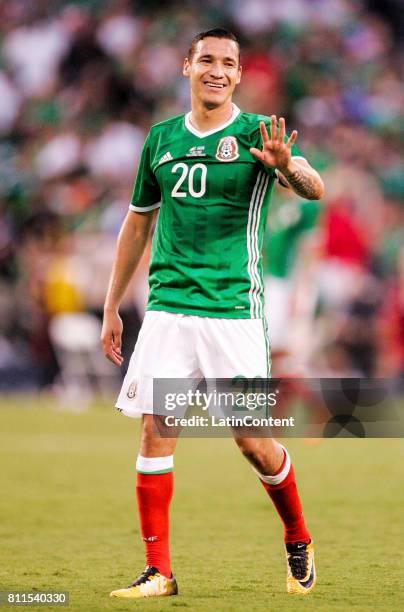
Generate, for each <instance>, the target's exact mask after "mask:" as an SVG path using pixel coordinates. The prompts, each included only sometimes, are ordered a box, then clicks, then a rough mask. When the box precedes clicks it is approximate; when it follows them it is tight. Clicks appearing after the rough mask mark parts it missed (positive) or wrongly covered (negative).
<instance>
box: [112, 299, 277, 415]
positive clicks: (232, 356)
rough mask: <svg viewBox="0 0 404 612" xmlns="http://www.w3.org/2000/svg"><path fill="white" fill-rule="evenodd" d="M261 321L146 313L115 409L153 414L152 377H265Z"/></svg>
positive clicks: (264, 334)
mask: <svg viewBox="0 0 404 612" xmlns="http://www.w3.org/2000/svg"><path fill="white" fill-rule="evenodd" d="M270 366H271V363H270V352H269V341H268V334H267V326H266V321H265V319H216V318H211V317H198V316H193V315H184V314H175V313H170V312H164V311H156V310H149V311H147V312H146V315H145V318H144V320H143V325H142V327H141V330H140V333H139V337H138V340H137V342H136V346H135V350H134V352H133V354H132V357H131V360H130V363H129V367H128V371H127V373H126V376H125V379H124V381H123V384H122V389H121V392H120V394H119V396H118V400H117V402H116V408H118V410H120V411H121V412H122V413H123V414H125V415H126V416H130V417H135V418H136V417H140V416H141V415H142V414H153V413H154V412H155V411H154V410H153V379H154V378H181V379H185V378H193V379H204V378H208V379H216V378H228V379H232V378H234V377H235V376H244V377H246V378H255V377H261V378H264V379H265V378H269V376H270Z"/></svg>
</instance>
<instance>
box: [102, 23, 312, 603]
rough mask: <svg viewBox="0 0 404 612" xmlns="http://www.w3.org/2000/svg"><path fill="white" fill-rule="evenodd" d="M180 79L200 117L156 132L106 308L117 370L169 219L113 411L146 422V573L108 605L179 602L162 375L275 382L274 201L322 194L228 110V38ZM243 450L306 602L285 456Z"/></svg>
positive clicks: (213, 36)
mask: <svg viewBox="0 0 404 612" xmlns="http://www.w3.org/2000/svg"><path fill="white" fill-rule="evenodd" d="M183 73H184V75H185V76H186V77H188V78H189V81H190V88H191V111H190V112H189V113H187V114H186V115H181V116H178V117H173V118H171V119H168V120H167V121H163V122H162V123H159V124H157V125H154V126H153V127H152V128H151V130H150V132H149V135H148V137H147V139H146V142H145V145H144V149H143V152H142V156H141V160H140V165H139V169H138V173H137V178H136V183H135V188H134V191H133V196H132V201H131V204H130V206H129V209H130V210H129V212H128V214H127V217H126V219H125V221H124V223H123V225H122V228H121V231H120V234H119V238H118V246H117V253H116V257H115V261H114V264H113V269H112V274H111V279H110V283H109V288H108V292H107V297H106V301H105V308H104V323H103V331H102V338H101V340H102V346H103V351H104V354H105V355H106V357H107V358H108V359H110V360H111V361H112V362H113V363H115V364H117V365H118V366H119V365H121V364H122V356H121V336H122V322H121V319H120V317H119V314H118V309H119V304H120V301H121V299H122V296H123V294H124V291H125V288H126V287H127V284H128V282H129V280H130V278H131V276H132V274H133V272H134V270H135V268H136V266H137V264H138V262H139V259H140V257H141V255H142V253H143V250H144V248H145V245H146V242H147V239H148V236H149V233H150V229H151V226H152V223H153V219H154V215H155V212H156V209H157V208H160V211H159V218H158V222H157V226H156V229H155V233H154V236H153V245H152V253H151V262H150V275H149V284H150V293H149V300H148V306H147V312H146V315H145V319H144V322H143V326H142V329H141V331H140V334H139V338H138V341H137V343H136V347H135V350H134V353H133V356H132V358H131V361H130V364H129V368H128V372H127V374H126V377H125V380H124V382H123V386H122V390H121V392H120V395H119V397H118V400H117V404H116V406H117V408H118V409H119V410H120V411H121V412H123V414H125V415H127V416H131V417H140V416H142V417H143V421H142V434H141V443H140V452H139V455H138V458H137V463H136V469H137V485H136V493H137V504H138V511H139V519H140V526H141V532H142V537H143V540H144V542H145V547H146V568H145V570H144V572H143V573H142V574H141V575H140V576H139V577H138V578H137V579H136V580H135V581H134V582H133V584H131V585H130V586H129V587H127V588H123V589H119V590H117V591H113V592H112V593H111V596H112V597H122V598H140V597H150V596H166V595H174V594H176V593H177V592H178V588H177V583H176V581H175V578H174V577H173V575H172V572H171V564H170V552H169V506H170V501H171V497H172V493H173V453H174V449H175V446H176V439H175V438H163V437H159V436H157V435H156V434H155V433H154V424H153V378H188V377H189V378H198V377H205V378H216V377H217V378H233V377H234V376H237V375H243V376H245V377H247V378H253V377H256V376H259V377H263V378H267V377H269V375H270V356H269V348H268V347H269V345H268V339H267V328H266V322H265V317H264V304H263V295H264V286H263V279H262V268H261V256H260V251H261V247H262V240H263V233H264V227H265V222H266V218H267V210H268V204H269V200H270V195H271V190H272V187H273V184H274V181H275V180H277V178H278V179H279V180H281V181H282V183H283V184H284V185H286V186H288V187H289V188H291V189H293V190H294V191H295V192H296V193H297V194H298V195H300V196H302V197H304V198H306V199H318V198H320V197H321V196H322V195H323V189H324V188H323V183H322V181H321V178H320V177H319V175H318V173H317V172H316V171H315V170H314V169H313V168H312V167H311V166H310V165H309V163H308V162H307V161H306V160H305V159H304V158H303V157H302V156H301V154H300V153H299V152H298V150H297V148H296V146H295V141H296V139H297V132H296V131H293V132H292V133H291V135H290V136H289V137H287V136H286V131H285V121H284V119H283V118H280V119H279V122H278V121H277V118H276V117H275V116H274V115H273V116H271V118H270V119H269V118H268V117H263V116H261V117H260V116H257V115H254V114H250V113H244V112H242V111H240V109H239V108H237V107H236V106H235V105H234V104H233V103H232V94H233V92H234V89H235V87H236V85H238V83H239V82H240V78H241V65H240V49H239V44H238V42H237V39H236V38H235V36H234V35H233V34H232V33H230V32H228V31H226V30H222V29H214V30H209V31H207V32H203V33H201V34H198V35H197V36H195V38H194V39H193V41H192V45H191V48H190V50H189V53H188V57H187V58H185V60H184V67H183ZM269 102H270V101H269ZM235 441H236V443H237V444H238V446H239V447H240V449H241V451H242V453H243V454H244V455H245V457H246V458H247V459H248V460H249V461H250V463H251V464H252V467H253V469H254V471H255V473H256V474H257V476H258V478H259V479H260V481H261V482H262V484H263V486H264V488H265V489H266V491H267V493H268V495H269V496H270V498H271V499H272V501H273V503H274V505H275V508H276V510H277V512H278V513H279V516H280V518H281V520H282V521H283V524H284V529H285V544H286V558H287V590H288V592H289V593H301V594H306V593H308V592H309V591H310V590H311V589H312V588H313V586H314V583H315V580H316V574H315V568H314V553H313V544H312V542H311V537H310V534H309V531H308V530H307V527H306V525H305V521H304V518H303V513H302V507H301V503H300V500H299V496H298V492H297V488H296V482H295V476H294V472H293V467H292V464H291V460H290V457H289V454H288V452H287V450H286V449H285V448H284V447H283V446H282V445H281V444H279V443H278V442H276V440H275V439H273V438H271V437H267V438H246V437H244V436H241V435H240V436H238V435H237V433H236V434H235Z"/></svg>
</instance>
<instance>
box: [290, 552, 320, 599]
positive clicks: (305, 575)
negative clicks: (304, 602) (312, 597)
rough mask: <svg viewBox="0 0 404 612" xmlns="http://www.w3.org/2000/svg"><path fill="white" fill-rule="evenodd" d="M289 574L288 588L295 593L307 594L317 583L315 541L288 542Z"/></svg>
mask: <svg viewBox="0 0 404 612" xmlns="http://www.w3.org/2000/svg"><path fill="white" fill-rule="evenodd" d="M286 561H287V567H288V575H287V578H286V589H287V592H288V593H292V594H294V595H307V594H308V593H310V591H312V589H313V588H314V585H315V584H316V580H317V576H316V567H315V565H314V547H313V542H310V544H305V543H304V542H296V543H293V544H286Z"/></svg>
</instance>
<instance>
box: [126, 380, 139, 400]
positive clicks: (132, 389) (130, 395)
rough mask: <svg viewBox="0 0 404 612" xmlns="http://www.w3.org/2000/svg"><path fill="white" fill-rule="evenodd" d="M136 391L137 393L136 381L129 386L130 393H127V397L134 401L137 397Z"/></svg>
mask: <svg viewBox="0 0 404 612" xmlns="http://www.w3.org/2000/svg"><path fill="white" fill-rule="evenodd" d="M136 391H137V384H136V382H135V381H133V382H131V383H130V385H129V388H128V391H127V393H126V397H127V398H128V399H133V398H134V397H136Z"/></svg>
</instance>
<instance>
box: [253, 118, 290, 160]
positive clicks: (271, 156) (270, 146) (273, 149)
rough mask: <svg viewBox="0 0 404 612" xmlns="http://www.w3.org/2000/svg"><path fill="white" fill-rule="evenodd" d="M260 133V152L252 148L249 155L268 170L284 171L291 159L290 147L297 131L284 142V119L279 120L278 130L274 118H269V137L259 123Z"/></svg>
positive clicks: (261, 122)
mask: <svg viewBox="0 0 404 612" xmlns="http://www.w3.org/2000/svg"><path fill="white" fill-rule="evenodd" d="M260 131H261V138H262V150H261V151H260V150H259V149H256V148H255V147H252V148H251V149H250V153H251V154H252V155H254V157H256V158H257V159H259V161H260V162H262V163H263V164H264V165H265V166H269V167H270V168H278V170H280V171H282V170H286V169H287V167H288V165H289V163H290V160H291V159H292V152H291V150H292V145H293V144H294V143H295V142H296V140H297V131H296V130H293V132H292V133H291V135H290V137H289V138H288V140H287V141H286V142H285V135H286V128H285V119H284V118H283V117H281V118H280V119H279V129H278V127H277V120H276V116H275V115H272V116H271V137H269V135H268V132H267V128H266V127H265V123H264V122H263V121H260Z"/></svg>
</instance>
